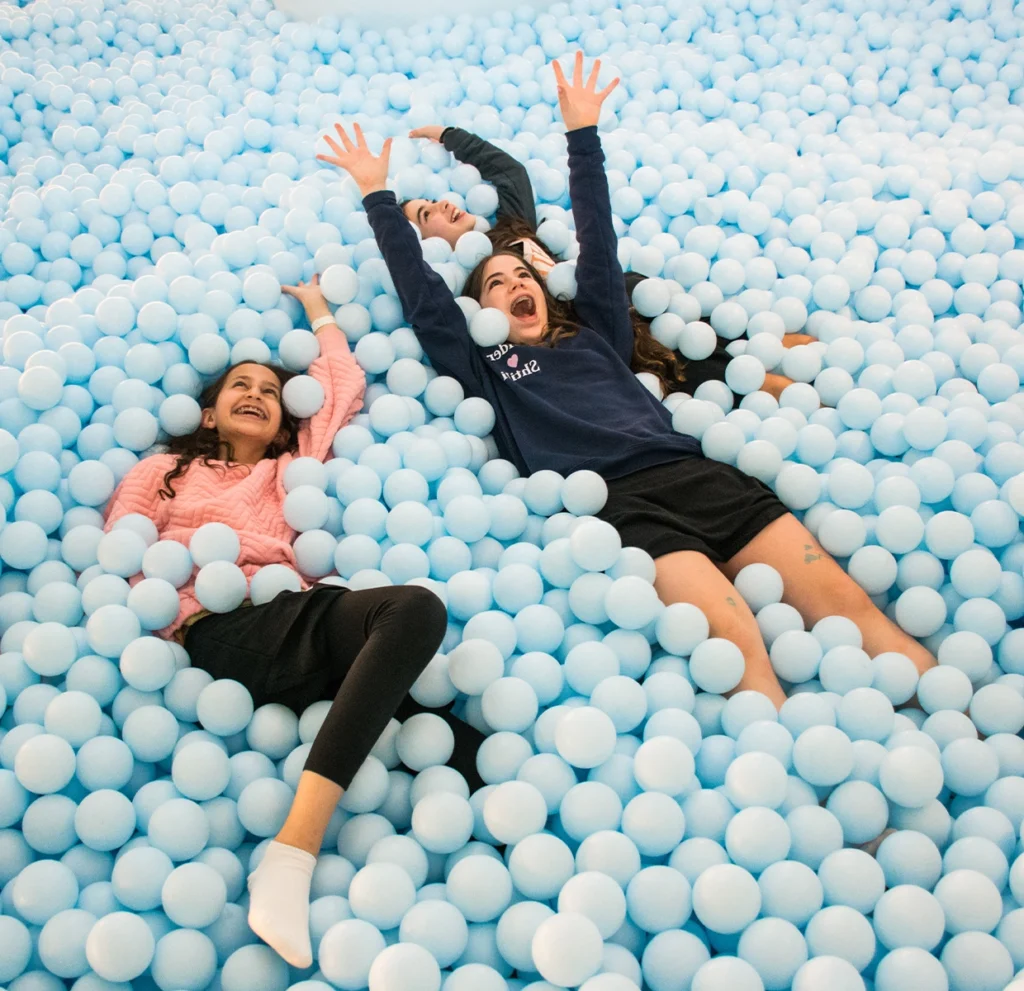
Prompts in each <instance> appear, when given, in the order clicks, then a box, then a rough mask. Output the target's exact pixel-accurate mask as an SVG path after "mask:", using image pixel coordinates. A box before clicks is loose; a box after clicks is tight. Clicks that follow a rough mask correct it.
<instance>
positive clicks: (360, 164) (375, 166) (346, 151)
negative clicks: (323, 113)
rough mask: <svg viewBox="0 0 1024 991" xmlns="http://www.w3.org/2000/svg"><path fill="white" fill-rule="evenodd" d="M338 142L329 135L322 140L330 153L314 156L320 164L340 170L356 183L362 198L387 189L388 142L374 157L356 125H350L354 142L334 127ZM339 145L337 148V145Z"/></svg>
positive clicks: (336, 126) (389, 150)
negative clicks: (334, 166)
mask: <svg viewBox="0 0 1024 991" xmlns="http://www.w3.org/2000/svg"><path fill="white" fill-rule="evenodd" d="M334 130H335V133H336V134H337V136H338V141H335V140H334V139H333V138H332V137H330V136H329V135H325V137H324V140H325V141H326V142H327V146H328V147H329V148H330V149H331V151H332V152H334V154H333V155H317V156H316V157H317V158H318V159H319V160H320V161H321V162H328V163H329V164H330V165H336V166H338V168H340V169H344V170H345V171H346V172H347V173H348V174H349V175H350V176H352V178H353V179H355V181H356V185H357V186H358V187H359V191H360V192H361V193H362V194H363V196H369V194H370V193H376V192H378V191H379V190H381V189H386V188H387V181H388V161H389V159H390V157H391V138H388V139H387V140H386V141H385V142H384V147H383V148H382V149H381V153H380V155H379V156H375V155H374V154H373V153H372V152H371V151H370V149H369V148H368V147H367V146H366V138H365V137H364V136H363V129H362V128H361V127H360V126H359V125H358V124H353V125H352V131H353V133H354V134H355V141H354V142H353V141H352V139H351V138H350V137H349V136H348V135H347V134H346V133H345V128H344V127H342V126H341V124H335V125H334ZM339 142H340V144H339Z"/></svg>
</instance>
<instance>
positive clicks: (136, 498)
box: [103, 454, 176, 533]
mask: <svg viewBox="0 0 1024 991" xmlns="http://www.w3.org/2000/svg"><path fill="white" fill-rule="evenodd" d="M175 460H176V459H175V457H174V456H173V455H171V454H154V455H153V456H152V457H148V458H143V459H142V460H141V461H140V462H139V463H138V464H137V465H134V466H133V467H132V469H131V470H130V471H129V472H128V474H127V475H125V476H124V478H123V479H121V484H120V485H118V487H117V488H116V489H114V494H113V495H112V496H111V497H110V501H109V502H108V503H107V507H106V510H105V511H104V514H103V516H104V521H103V529H104V530H105V531H106V532H108V533H109V532H110V530H111V529H113V526H114V524H115V523H116V522H117V521H118V520H119V519H121V517H123V516H130V515H131V514H132V513H139V514H141V515H142V516H145V517H147V518H148V519H151V520H152V521H153V522H154V523H157V528H158V529H159V521H158V519H157V517H158V515H159V509H160V503H161V501H162V500H161V499H160V495H159V492H160V489H161V488H163V484H164V475H166V474H167V472H169V471H170V470H171V469H172V468H173V467H174V463H175Z"/></svg>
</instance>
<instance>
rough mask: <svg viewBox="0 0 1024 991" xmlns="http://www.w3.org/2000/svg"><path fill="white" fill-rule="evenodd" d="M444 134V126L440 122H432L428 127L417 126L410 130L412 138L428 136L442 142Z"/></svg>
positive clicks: (432, 139) (431, 139)
mask: <svg viewBox="0 0 1024 991" xmlns="http://www.w3.org/2000/svg"><path fill="white" fill-rule="evenodd" d="M442 134H444V127H442V126H441V125H440V124H430V125H428V126H427V127H417V128H414V129H413V130H411V131H410V132H409V137H410V138H427V139H428V140H430V141H436V142H437V143H438V144H440V143H441V135H442Z"/></svg>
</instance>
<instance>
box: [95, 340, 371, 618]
mask: <svg viewBox="0 0 1024 991" xmlns="http://www.w3.org/2000/svg"><path fill="white" fill-rule="evenodd" d="M317 340H318V341H319V343H320V356H319V357H318V358H317V359H316V360H315V361H314V362H313V363H312V364H311V365H310V366H309V371H308V373H307V374H309V375H311V376H312V377H313V378H315V379H316V380H317V381H318V382H319V383H320V384H321V385H322V386H323V387H324V396H325V399H324V405H323V407H322V408H321V409H320V411H319V412H317V413H316V414H314V415H313V416H312V417H310V418H309V419H308V420H307V421H305V422H304V423H303V424H302V426H301V428H300V431H299V450H298V454H297V455H296V454H292V453H288V454H282V455H281V457H279V458H276V459H275V458H265V459H264V460H263V461H260V462H259V464H256V465H230V466H229V465H227V464H225V463H224V462H215V463H214V464H211V465H205V464H202V463H201V462H199V461H194V462H192V464H191V465H190V466H189V468H188V470H187V471H186V472H185V474H184V475H183V476H181V477H180V478H178V479H176V480H175V482H174V491H175V493H176V495H175V497H174V498H173V499H163V498H161V497H160V495H159V494H158V493H159V490H160V489H161V488H162V487H163V479H164V475H166V474H167V472H169V471H170V470H171V468H172V467H173V466H174V464H175V461H176V457H175V455H173V454H155V455H153V456H152V457H148V458H145V459H143V460H142V461H140V462H139V463H138V464H137V465H135V467H134V468H132V470H131V471H130V472H128V474H127V475H126V476H125V477H124V479H123V480H122V482H121V484H120V485H119V486H118V488H117V490H116V491H115V492H114V494H113V496H112V497H111V500H110V502H109V504H108V506H107V513H106V525H105V529H106V530H108V531H109V530H110V529H111V527H113V525H114V524H115V523H116V522H117V521H118V520H119V519H120V518H121V517H122V516H126V515H127V514H129V513H141V514H142V515H143V516H148V517H149V518H150V519H151V520H153V522H154V523H155V524H156V528H157V530H158V531H159V533H160V539H161V540H177V541H178V542H179V543H182V544H184V545H185V546H186V547H187V546H188V543H189V541H190V540H191V539H192V534H194V533H195V532H196V530H198V529H199V527H201V526H202V525H203V524H204V523H226V524H227V525H228V526H230V527H233V528H234V530H235V531H236V532H237V533H238V537H239V541H240V542H241V547H242V550H241V553H240V555H239V557H238V561H237V562H236V563H237V564H238V566H239V567H240V568H241V569H242V570H243V571H244V572H245V574H246V577H247V578H250V579H251V578H252V576H253V575H254V574H256V572H257V571H258V570H259V569H260V568H261V567H263V566H264V565H267V564H286V565H288V566H289V567H291V568H295V570H296V571H297V570H298V566H297V564H296V561H295V553H294V551H293V550H292V541H293V540H294V539H295V531H294V530H292V529H291V528H290V527H289V526H288V524H287V523H286V522H285V519H284V511H283V504H284V497H285V491H284V486H283V484H282V480H283V477H284V471H285V469H286V468H287V467H288V465H289V464H291V462H292V460H293V458H295V457H312V458H317V459H318V460H320V461H326V460H327V458H328V457H329V456H330V454H331V443H332V441H333V440H334V435H335V434H336V433H337V432H338V430H340V429H341V427H343V426H344V425H345V424H346V423H348V421H349V420H351V419H352V417H353V416H355V414H356V413H358V412H359V410H360V408H361V406H362V403H363V393H364V391H365V389H366V377H365V376H364V375H363V370H362V369H361V368H360V367H359V365H358V364H356V360H355V358H354V357H353V355H352V352H351V351H350V350H349V346H348V342H347V341H346V340H345V337H344V335H343V334H342V333H341V331H339V330H338V329H337V328H336V327H327V328H324V329H323V330H322V331H321V332H320V333H319V334H318V335H317ZM307 585H308V583H306V582H305V581H304V582H303V586H304V587H306V586H307ZM178 598H179V600H180V602H181V609H180V610H179V612H178V616H177V618H176V619H175V620H174V622H173V623H172V624H171V625H170V626H168V627H165V628H164V629H163V630H160V631H159V635H160V636H162V637H171V636H172V635H173V634H174V632H175V630H177V629H178V627H180V626H181V624H182V623H184V622H185V620H186V619H188V617H189V616H192V615H194V614H195V613H197V612H199V611H200V610H201V609H202V608H203V607H202V606H201V605H200V604H199V602H198V600H197V599H196V597H195V573H194V572H193V576H192V578H190V579H189V581H188V582H187V583H186V584H184V585H183V586H182V587H181V588H179V589H178Z"/></svg>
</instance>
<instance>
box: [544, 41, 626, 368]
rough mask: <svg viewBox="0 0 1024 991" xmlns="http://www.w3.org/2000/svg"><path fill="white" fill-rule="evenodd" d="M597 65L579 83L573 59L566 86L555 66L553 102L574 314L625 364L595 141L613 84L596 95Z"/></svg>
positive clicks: (622, 294) (612, 242)
mask: <svg viewBox="0 0 1024 991" xmlns="http://www.w3.org/2000/svg"><path fill="white" fill-rule="evenodd" d="M600 68H601V63H600V61H597V62H595V63H594V68H593V70H592V71H591V73H590V78H589V79H588V80H587V83H586V84H585V85H584V83H583V55H582V53H577V55H576V64H575V67H574V72H573V82H572V85H570V84H569V83H568V82H567V81H566V79H565V76H564V75H563V74H562V68H561V66H560V65H559V64H558V63H557V62H555V63H554V70H555V78H556V80H557V82H558V102H559V105H560V106H561V109H562V116H563V118H564V120H565V124H566V127H567V128H568V133H567V134H566V140H567V142H568V146H569V198H570V200H571V201H572V215H573V219H574V220H575V222H576V239H577V240H578V241H579V245H580V253H579V257H578V258H577V259H576V298H575V300H574V305H575V308H576V312H577V313H578V314H579V316H580V318H581V319H582V320H583V322H584V323H585V324H586V325H587V326H590V327H592V328H593V329H594V330H596V331H598V332H599V333H600V334H602V335H603V336H604V337H606V338H607V339H608V340H609V342H610V343H611V345H612V347H614V348H615V350H616V351H617V352H618V353H619V355H621V357H622V358H623V360H624V361H626V362H627V363H628V362H630V361H631V359H632V356H633V322H632V320H631V319H630V316H629V297H628V296H627V294H626V287H625V282H624V280H623V275H622V267H621V266H620V265H619V258H618V253H617V249H618V238H617V237H616V236H615V228H614V227H613V226H612V206H611V197H610V195H609V193H608V177H607V176H606V175H605V171H604V152H603V151H602V150H601V140H600V138H599V137H598V135H597V121H598V117H599V116H600V113H601V104H602V103H603V102H604V100H605V98H606V97H607V96H608V94H609V93H611V91H612V90H613V89H614V88H615V86H616V84H617V83H618V80H617V79H616V80H614V81H613V82H612V83H611V84H610V85H609V86H607V87H606V88H605V89H603V90H601V91H600V92H598V91H597V90H596V84H597V74H598V72H599V71H600Z"/></svg>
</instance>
